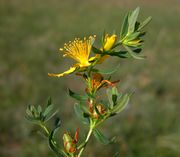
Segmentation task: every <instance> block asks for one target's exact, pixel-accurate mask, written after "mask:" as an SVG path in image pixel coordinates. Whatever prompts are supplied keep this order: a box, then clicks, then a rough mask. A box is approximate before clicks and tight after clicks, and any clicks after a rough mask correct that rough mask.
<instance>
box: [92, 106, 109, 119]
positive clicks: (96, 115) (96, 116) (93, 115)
mask: <svg viewBox="0 0 180 157" xmlns="http://www.w3.org/2000/svg"><path fill="white" fill-rule="evenodd" d="M96 109H97V110H98V112H99V113H97V111H96ZM96 109H94V111H93V113H92V117H93V118H96V119H98V118H99V116H100V115H99V114H101V115H103V114H104V113H105V112H106V110H105V108H104V107H103V106H102V105H101V104H99V105H97V106H96Z"/></svg>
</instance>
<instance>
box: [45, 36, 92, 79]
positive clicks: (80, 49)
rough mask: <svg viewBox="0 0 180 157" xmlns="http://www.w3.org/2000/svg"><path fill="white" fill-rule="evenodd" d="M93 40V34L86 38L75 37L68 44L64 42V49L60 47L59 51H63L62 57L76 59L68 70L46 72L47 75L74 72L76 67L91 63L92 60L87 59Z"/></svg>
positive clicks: (86, 65)
mask: <svg viewBox="0 0 180 157" xmlns="http://www.w3.org/2000/svg"><path fill="white" fill-rule="evenodd" d="M94 40H95V36H90V37H89V38H88V39H86V38H84V40H80V39H79V38H76V39H75V40H74V41H73V42H71V41H70V42H69V43H68V44H64V49H61V48H60V51H63V52H64V55H63V57H70V58H72V59H74V60H75V61H77V63H76V64H74V65H73V66H72V67H70V69H69V70H67V71H65V72H63V73H60V74H48V75H49V76H57V77H61V76H64V75H68V74H71V73H73V72H75V71H76V70H77V69H80V70H82V69H84V68H86V67H88V66H90V65H91V63H90V62H89V61H90V60H92V59H91V58H90V59H89V55H90V52H91V48H92V44H93V42H94Z"/></svg>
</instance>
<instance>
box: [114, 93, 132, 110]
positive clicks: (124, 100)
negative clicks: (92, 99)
mask: <svg viewBox="0 0 180 157" xmlns="http://www.w3.org/2000/svg"><path fill="white" fill-rule="evenodd" d="M130 95H131V94H125V95H123V96H122V97H121V98H120V100H118V102H117V105H116V106H115V107H114V108H113V109H112V113H119V112H121V111H122V110H123V109H125V107H126V106H127V104H128V103H129V100H130Z"/></svg>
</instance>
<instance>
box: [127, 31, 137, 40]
mask: <svg viewBox="0 0 180 157" xmlns="http://www.w3.org/2000/svg"><path fill="white" fill-rule="evenodd" d="M140 34H141V32H134V33H132V34H130V35H128V36H127V37H126V41H132V40H134V39H137V38H138V36H139V35H140Z"/></svg>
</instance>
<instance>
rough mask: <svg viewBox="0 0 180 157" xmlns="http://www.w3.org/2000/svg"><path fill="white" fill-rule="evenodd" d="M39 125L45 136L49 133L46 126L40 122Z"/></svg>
mask: <svg viewBox="0 0 180 157" xmlns="http://www.w3.org/2000/svg"><path fill="white" fill-rule="evenodd" d="M40 127H41V128H42V129H43V130H44V131H45V133H46V136H47V137H48V136H49V134H50V133H49V130H48V129H47V127H46V126H45V125H44V124H40Z"/></svg>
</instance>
